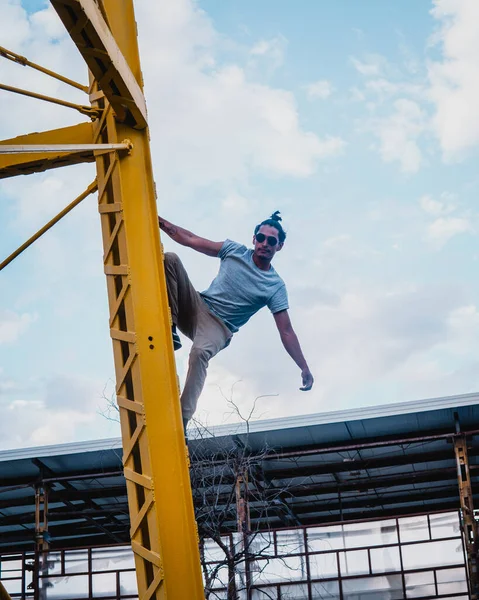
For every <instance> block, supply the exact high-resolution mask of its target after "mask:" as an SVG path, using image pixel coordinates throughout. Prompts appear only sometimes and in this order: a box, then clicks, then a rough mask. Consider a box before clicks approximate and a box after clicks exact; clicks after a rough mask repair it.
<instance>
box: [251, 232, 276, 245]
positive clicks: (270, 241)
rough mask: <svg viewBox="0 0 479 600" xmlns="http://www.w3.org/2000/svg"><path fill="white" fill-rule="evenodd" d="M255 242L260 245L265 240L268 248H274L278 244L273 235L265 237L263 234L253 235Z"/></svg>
mask: <svg viewBox="0 0 479 600" xmlns="http://www.w3.org/2000/svg"><path fill="white" fill-rule="evenodd" d="M255 237H256V241H257V242H259V243H260V244H262V243H263V242H264V241H265V240H268V246H273V247H274V246H276V244H277V243H278V239H277V238H275V237H274V235H268V236H266V235H265V234H264V233H257V234H256V235H255Z"/></svg>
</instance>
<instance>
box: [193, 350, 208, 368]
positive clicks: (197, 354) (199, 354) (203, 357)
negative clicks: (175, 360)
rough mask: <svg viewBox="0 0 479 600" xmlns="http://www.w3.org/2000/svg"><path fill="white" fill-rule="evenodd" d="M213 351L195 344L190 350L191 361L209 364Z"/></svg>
mask: <svg viewBox="0 0 479 600" xmlns="http://www.w3.org/2000/svg"><path fill="white" fill-rule="evenodd" d="M211 356H212V355H211V352H210V351H209V350H208V349H207V348H201V347H200V346H193V347H192V348H191V350H190V362H191V363H192V364H195V363H196V364H197V363H200V364H204V365H206V366H208V362H209V360H210V358H211Z"/></svg>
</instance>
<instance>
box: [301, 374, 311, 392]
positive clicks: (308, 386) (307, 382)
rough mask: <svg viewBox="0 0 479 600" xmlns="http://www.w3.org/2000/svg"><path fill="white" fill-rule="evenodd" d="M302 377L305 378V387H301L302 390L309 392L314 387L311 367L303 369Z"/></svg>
mask: <svg viewBox="0 0 479 600" xmlns="http://www.w3.org/2000/svg"><path fill="white" fill-rule="evenodd" d="M301 379H302V380H303V387H300V388H299V389H300V390H301V391H302V392H309V390H310V389H311V388H312V387H313V383H314V377H313V374H312V373H311V371H310V370H309V369H303V370H302V371H301Z"/></svg>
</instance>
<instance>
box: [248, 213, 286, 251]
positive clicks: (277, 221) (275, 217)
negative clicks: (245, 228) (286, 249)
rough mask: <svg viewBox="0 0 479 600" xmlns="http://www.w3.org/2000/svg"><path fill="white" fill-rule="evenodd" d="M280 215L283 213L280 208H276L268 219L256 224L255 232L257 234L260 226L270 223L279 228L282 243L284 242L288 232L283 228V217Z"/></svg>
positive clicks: (271, 225)
mask: <svg viewBox="0 0 479 600" xmlns="http://www.w3.org/2000/svg"><path fill="white" fill-rule="evenodd" d="M280 215H281V213H280V212H279V210H275V211H274V213H273V214H272V215H271V216H270V218H269V219H266V221H263V222H262V223H260V224H259V225H256V227H255V229H254V234H255V235H256V234H257V233H258V231H259V228H260V227H261V226H262V225H269V226H270V227H274V228H275V229H277V230H278V239H279V241H280V242H281V244H282V243H284V240H285V239H286V232H285V230H284V229H283V226H282V225H281V221H282V220H283V219H282V218H281V216H280Z"/></svg>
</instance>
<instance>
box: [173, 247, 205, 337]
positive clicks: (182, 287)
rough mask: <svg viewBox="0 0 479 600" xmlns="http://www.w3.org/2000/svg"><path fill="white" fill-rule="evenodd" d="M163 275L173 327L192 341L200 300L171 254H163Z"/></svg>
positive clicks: (176, 259)
mask: <svg viewBox="0 0 479 600" xmlns="http://www.w3.org/2000/svg"><path fill="white" fill-rule="evenodd" d="M165 275H166V287H167V290H168V303H169V305H170V310H171V319H172V321H173V325H174V326H178V328H179V330H180V331H181V332H182V333H183V334H184V335H186V336H187V337H189V338H190V340H193V338H194V336H195V331H196V318H197V312H198V302H199V300H200V298H199V295H198V292H197V291H196V290H195V288H194V287H193V284H192V283H191V281H190V278H189V277H188V273H187V272H186V269H185V267H184V266H183V263H182V262H181V260H180V259H179V257H178V256H177V255H176V254H174V253H173V252H166V253H165Z"/></svg>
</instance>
